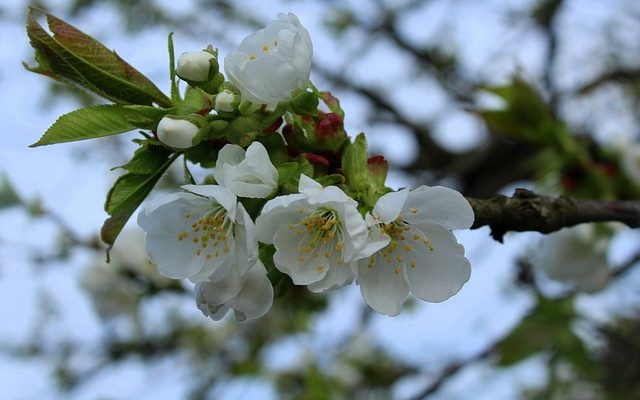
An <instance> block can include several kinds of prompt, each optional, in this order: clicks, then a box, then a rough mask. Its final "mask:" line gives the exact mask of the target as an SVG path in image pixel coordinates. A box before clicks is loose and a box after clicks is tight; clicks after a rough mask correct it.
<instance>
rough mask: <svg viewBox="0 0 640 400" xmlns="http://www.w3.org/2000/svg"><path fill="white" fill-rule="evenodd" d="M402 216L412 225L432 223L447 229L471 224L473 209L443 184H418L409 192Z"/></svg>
mask: <svg viewBox="0 0 640 400" xmlns="http://www.w3.org/2000/svg"><path fill="white" fill-rule="evenodd" d="M403 218H404V220H405V221H407V222H409V223H410V224H412V225H421V224H424V223H433V224H438V225H442V226H444V227H445V228H447V229H467V228H470V227H471V225H473V219H474V215H473V209H472V208H471V205H470V204H469V202H468V201H467V199H465V198H464V196H463V195H462V194H460V193H459V192H456V191H455V190H453V189H449V188H446V187H443V186H434V187H429V186H420V187H419V188H417V189H415V190H412V191H411V192H409V197H408V198H407V202H406V203H405V206H404V211H403Z"/></svg>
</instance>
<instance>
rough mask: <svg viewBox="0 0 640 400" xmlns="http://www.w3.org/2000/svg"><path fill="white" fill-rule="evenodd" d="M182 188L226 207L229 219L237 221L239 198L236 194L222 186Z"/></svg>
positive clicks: (187, 186)
mask: <svg viewBox="0 0 640 400" xmlns="http://www.w3.org/2000/svg"><path fill="white" fill-rule="evenodd" d="M182 188H183V189H184V190H188V191H189V192H191V193H195V194H197V195H200V196H205V197H208V198H210V199H212V200H215V201H216V202H217V203H218V204H220V205H221V206H222V207H224V209H225V210H227V214H228V215H229V218H231V220H232V221H234V220H235V215H236V204H237V203H238V198H237V197H236V195H235V194H233V193H232V192H231V191H229V189H226V188H224V187H222V186H220V185H183V186H182Z"/></svg>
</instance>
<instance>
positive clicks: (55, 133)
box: [29, 105, 172, 147]
mask: <svg viewBox="0 0 640 400" xmlns="http://www.w3.org/2000/svg"><path fill="white" fill-rule="evenodd" d="M170 111H172V110H171V109H166V108H157V107H150V106H138V105H126V106H122V105H99V106H93V107H87V108H81V109H79V110H76V111H72V112H70V113H68V114H64V115H62V116H61V117H59V118H58V119H57V120H56V122H54V123H53V125H51V127H49V129H47V131H46V132H45V133H44V135H43V136H42V137H41V138H40V140H38V141H37V142H36V143H34V144H32V145H31V146H29V147H38V146H44V145H48V144H55V143H64V142H74V141H77V140H86V139H93V138H98V137H104V136H111V135H116V134H119V133H124V132H129V131H132V130H134V129H149V130H153V129H155V128H156V127H157V126H158V122H159V121H160V120H161V119H162V117H164V116H165V115H166V114H168V113H169V112H170Z"/></svg>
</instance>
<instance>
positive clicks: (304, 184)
mask: <svg viewBox="0 0 640 400" xmlns="http://www.w3.org/2000/svg"><path fill="white" fill-rule="evenodd" d="M322 189H323V187H322V185H321V184H319V183H318V182H316V181H314V180H313V179H311V178H309V177H308V176H306V175H305V174H300V181H299V183H298V192H300V193H302V194H304V195H305V196H307V197H316V196H317V195H319V194H320V193H321V192H322Z"/></svg>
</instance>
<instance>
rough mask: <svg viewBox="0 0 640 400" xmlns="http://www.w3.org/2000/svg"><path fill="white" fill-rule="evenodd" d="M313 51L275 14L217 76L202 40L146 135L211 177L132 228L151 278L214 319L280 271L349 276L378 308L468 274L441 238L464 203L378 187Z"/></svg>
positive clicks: (437, 293)
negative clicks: (178, 100) (323, 84)
mask: <svg viewBox="0 0 640 400" xmlns="http://www.w3.org/2000/svg"><path fill="white" fill-rule="evenodd" d="M312 54H313V50H312V44H311V39H310V37H309V33H308V32H307V30H306V29H305V28H304V27H303V26H302V25H301V24H300V21H299V20H298V18H297V17H296V16H295V15H293V14H288V15H283V14H280V15H278V19H277V20H275V21H272V22H270V23H269V24H267V26H266V27H265V28H264V29H262V30H260V31H258V32H257V33H255V34H253V35H251V36H249V37H247V38H246V39H245V40H244V41H243V42H242V43H241V44H240V47H239V49H238V50H237V51H235V52H233V53H231V54H229V55H228V56H227V57H226V58H225V60H224V70H225V72H226V76H227V78H228V81H225V78H224V76H223V75H222V73H221V72H219V71H218V68H219V65H218V59H217V57H218V52H217V50H216V49H214V48H213V47H211V46H209V47H208V48H207V49H206V50H203V51H199V52H192V53H185V54H183V55H182V56H181V57H180V58H179V59H178V65H177V68H176V74H177V76H178V77H179V78H180V79H182V80H183V81H185V82H186V83H187V84H188V85H189V87H188V89H187V95H186V97H185V100H184V102H183V103H182V106H181V108H180V107H179V108H178V110H181V111H182V112H181V113H178V114H176V115H165V116H164V117H163V118H162V119H161V120H160V122H159V124H158V125H157V129H156V130H155V131H154V133H155V139H156V140H158V141H159V142H161V143H162V144H163V145H164V146H166V147H167V148H169V149H171V150H172V151H174V152H176V153H179V154H183V155H184V157H185V159H186V160H187V161H191V162H193V163H194V164H200V166H202V167H204V168H213V171H212V174H211V175H209V176H208V177H207V178H206V179H205V182H204V184H201V185H196V184H194V183H193V182H191V183H190V184H187V185H184V186H182V189H183V191H181V192H177V193H172V194H168V195H165V196H162V197H158V198H156V199H154V200H152V201H150V202H148V203H147V204H146V206H145V207H144V209H143V210H142V211H141V212H140V214H139V217H138V224H139V225H140V226H141V227H142V228H143V229H144V230H145V231H146V249H147V252H148V254H149V256H150V258H151V259H152V261H153V262H154V263H155V264H156V265H157V267H158V270H159V271H160V273H161V274H163V275H164V276H166V277H169V278H174V279H189V280H190V281H192V282H193V283H195V297H196V304H197V306H198V308H199V309H200V310H201V311H202V313H203V314H205V315H206V316H209V317H211V318H212V319H214V320H218V319H220V318H222V317H223V316H224V315H225V314H226V313H227V312H228V311H229V310H231V309H233V311H234V312H235V316H236V318H237V319H239V320H244V319H252V318H257V317H260V316H261V315H263V314H264V313H266V312H267V310H268V309H269V308H270V306H271V304H272V303H273V299H274V289H273V287H272V283H271V282H272V280H274V279H277V280H280V281H281V280H282V279H283V278H284V277H285V276H288V277H289V278H290V279H291V282H292V284H293V285H305V286H307V287H308V289H309V290H310V291H312V292H316V293H317V292H324V291H327V290H332V289H336V288H340V287H343V286H345V285H348V284H350V283H352V282H354V281H356V282H357V284H358V285H359V287H360V290H361V292H362V296H363V297H364V299H365V301H366V302H367V303H368V304H369V305H370V306H371V307H372V308H373V309H374V310H376V311H378V312H380V313H383V314H387V315H397V314H398V313H400V312H401V310H402V304H403V303H404V301H405V300H406V299H407V297H408V296H409V294H410V293H412V294H413V295H415V296H416V297H418V298H419V299H422V300H425V301H429V302H441V301H444V300H446V299H448V298H449V297H451V296H452V295H454V294H455V293H457V292H458V291H459V290H460V289H461V288H462V286H463V285H464V284H465V282H466V281H467V280H468V279H469V276H470V266H469V262H468V261H467V259H466V258H465V256H464V248H463V247H462V246H461V245H460V244H458V242H457V240H456V238H455V237H454V236H453V234H452V233H451V230H453V229H466V228H469V227H470V226H471V224H472V222H473V218H474V216H473V212H472V209H471V206H470V205H469V203H468V202H467V200H466V199H465V198H464V197H463V196H462V195H461V194H460V193H458V192H456V191H454V190H451V189H447V188H444V187H428V186H421V187H419V188H417V189H415V190H409V189H403V190H400V191H391V190H390V189H389V188H387V187H386V186H385V178H386V174H387V163H386V161H385V160H384V158H382V157H381V156H374V157H370V158H368V157H367V149H366V140H365V139H364V135H360V136H358V138H356V140H355V141H354V142H352V141H351V140H350V139H349V137H348V135H347V134H346V132H345V129H344V124H343V120H344V112H343V110H342V109H341V108H340V104H339V102H338V100H337V99H336V98H335V97H333V96H332V95H331V94H329V93H328V92H319V91H318V90H317V89H316V88H315V87H314V86H313V85H312V84H311V82H310V80H309V75H310V67H311V57H312ZM187 97H188V98H189V100H188V101H187ZM320 102H322V103H324V106H326V107H324V108H322V107H321V106H320ZM184 110H187V112H184ZM283 123H284V125H283Z"/></svg>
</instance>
